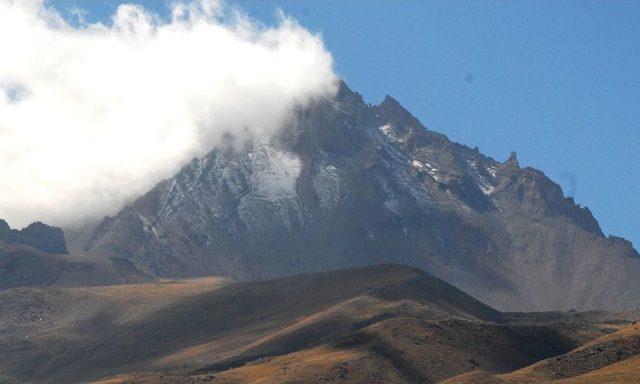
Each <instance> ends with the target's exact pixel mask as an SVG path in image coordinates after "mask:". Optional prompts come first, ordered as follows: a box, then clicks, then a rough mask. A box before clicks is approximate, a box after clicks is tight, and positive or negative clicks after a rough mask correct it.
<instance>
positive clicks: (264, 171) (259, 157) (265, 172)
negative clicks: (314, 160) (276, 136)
mask: <svg viewBox="0 0 640 384" xmlns="http://www.w3.org/2000/svg"><path fill="white" fill-rule="evenodd" d="M249 159H250V161H251V164H252V168H253V175H252V184H253V187H254V192H255V195H256V196H257V197H261V198H264V199H266V200H269V201H274V202H275V201H279V200H283V199H288V198H294V197H295V196H296V180H297V179H298V176H300V171H301V170H302V162H301V161H300V159H299V158H298V157H297V156H296V155H295V154H293V153H290V152H287V151H284V150H281V149H276V148H273V147H270V146H260V147H258V148H257V150H255V151H253V152H251V153H249Z"/></svg>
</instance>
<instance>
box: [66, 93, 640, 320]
mask: <svg viewBox="0 0 640 384" xmlns="http://www.w3.org/2000/svg"><path fill="white" fill-rule="evenodd" d="M76 247H78V248H79V249H81V250H82V251H83V252H89V253H93V254H98V255H104V256H116V257H124V258H128V259H129V260H131V261H133V262H134V263H135V264H136V265H137V266H138V267H139V268H142V269H144V270H145V271H148V272H151V273H153V274H155V275H158V276H199V275H211V274H217V275H225V276H232V277H235V278H240V279H263V278H268V277H274V276H281V275H288V274H292V273H298V272H308V271H321V270H329V269H338V268H344V267H352V266H359V265H370V264H376V263H381V262H396V263H402V264H408V265H411V266H415V267H419V268H421V269H423V270H426V271H428V272H430V273H432V274H434V275H436V276H437V277H440V278H442V279H444V280H446V281H448V282H449V283H452V284H453V285H455V286H457V287H460V288H462V289H463V290H465V291H466V292H468V293H470V294H471V295H473V296H475V297H477V298H478V299H480V300H482V301H484V302H486V303H488V304H490V305H492V306H494V307H497V308H499V309H502V310H551V309H571V308H576V309H587V308H608V309H618V308H623V307H633V306H639V305H640V297H639V296H638V295H637V292H638V291H639V289H640V257H639V256H638V253H637V252H636V251H635V250H634V249H633V248H632V247H631V245H630V244H629V243H628V242H625V241H623V240H621V239H617V238H606V237H605V236H604V235H603V233H602V231H601V230H600V228H599V226H598V223H597V221H596V220H595V219H594V218H593V216H592V215H591V213H590V212H589V210H588V209H587V208H583V207H580V206H578V205H576V204H575V203H574V201H573V200H572V199H570V198H565V197H564V195H563V192H562V190H561V189H560V187H559V186H558V185H556V184H554V183H553V182H552V181H551V180H549V179H548V178H547V177H546V176H545V175H544V174H543V173H542V172H540V171H537V170H535V169H531V168H521V167H520V165H519V164H518V161H517V159H516V156H515V154H513V155H512V156H511V158H509V160H507V161H506V162H504V163H502V162H498V161H496V160H494V159H491V158H489V157H486V156H484V155H482V154H481V153H480V152H479V151H478V150H477V149H471V148H468V147H466V146H463V145H460V144H456V143H453V142H451V141H449V140H448V139H447V137H446V136H444V135H442V134H439V133H436V132H433V131H430V130H427V129H426V128H425V127H424V126H423V125H422V124H421V123H420V122H419V121H418V120H417V119H416V118H415V117H413V116H412V115H411V114H410V113H409V112H408V111H406V110H405V109H404V108H403V107H402V106H401V105H400V104H399V103H398V102H397V101H396V100H394V99H392V98H391V97H387V98H385V100H384V101H383V102H382V103H381V104H380V105H373V106H372V105H368V104H365V103H364V102H363V100H362V98H361V97H360V95H358V94H357V93H354V92H352V91H351V90H349V89H348V88H347V87H346V85H344V84H342V86H341V87H340V91H339V92H338V94H337V95H336V96H335V97H333V98H331V99H325V100H320V101H318V102H316V103H315V104H313V105H311V106H309V107H306V108H302V109H300V110H299V111H297V113H296V118H295V119H294V120H293V121H292V123H291V124H290V125H289V126H288V127H287V128H286V129H284V130H283V131H282V134H281V135H280V137H277V138H275V139H272V140H269V141H266V140H261V139H256V140H254V141H252V142H250V143H246V144H245V145H244V146H242V148H238V147H237V146H236V147H234V146H229V147H228V148H222V149H216V150H214V151H212V152H211V153H209V154H208V155H207V156H205V157H203V158H201V159H194V160H193V161H192V162H191V163H189V164H187V165H186V166H185V167H184V168H183V169H182V170H181V171H180V172H179V173H178V174H177V175H176V176H175V177H173V178H171V179H168V180H165V181H163V182H161V183H159V184H158V185H157V186H156V187H155V188H153V190H151V191H150V192H149V193H147V194H146V195H144V196H142V197H141V198H139V199H138V200H137V201H135V202H134V203H132V204H130V205H129V206H127V207H126V208H124V209H123V210H122V211H121V212H120V213H119V214H117V215H116V216H115V217H107V218H105V219H104V220H103V221H102V222H101V223H100V224H99V225H98V226H97V227H96V228H95V230H93V231H92V232H91V234H90V235H89V236H86V237H85V238H84V241H82V242H80V243H78V244H76Z"/></svg>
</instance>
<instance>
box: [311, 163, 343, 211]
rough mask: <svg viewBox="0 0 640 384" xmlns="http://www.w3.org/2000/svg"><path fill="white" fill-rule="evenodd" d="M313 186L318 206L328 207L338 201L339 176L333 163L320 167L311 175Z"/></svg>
mask: <svg viewBox="0 0 640 384" xmlns="http://www.w3.org/2000/svg"><path fill="white" fill-rule="evenodd" d="M312 183H313V188H314V189H315V191H316V193H317V195H318V198H319V199H320V206H321V207H322V208H323V209H328V208H331V207H333V206H335V204H336V203H337V202H338V199H339V198H340V176H339V175H338V169H337V168H336V167H334V166H333V165H329V166H326V167H322V168H320V169H319V170H318V172H317V173H316V174H315V175H313V179H312Z"/></svg>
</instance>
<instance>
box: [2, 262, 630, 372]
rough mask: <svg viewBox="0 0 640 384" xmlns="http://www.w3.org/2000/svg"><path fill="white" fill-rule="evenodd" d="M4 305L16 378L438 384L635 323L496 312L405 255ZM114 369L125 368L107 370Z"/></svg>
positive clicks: (12, 300)
mask: <svg viewBox="0 0 640 384" xmlns="http://www.w3.org/2000/svg"><path fill="white" fill-rule="evenodd" d="M0 307H1V308H2V309H3V310H2V311H0V382H7V383H14V382H38V383H78V382H88V381H91V380H104V381H102V382H103V383H163V382H166V383H183V382H184V383H197V382H210V383H219V384H222V383H227V384H230V383H248V382H252V383H254V382H265V383H266V382H268V383H285V382H287V383H293V382H297V383H300V382H313V383H319V382H349V383H434V382H438V381H440V380H444V379H447V378H450V377H452V376H456V375H460V374H464V373H467V372H470V371H474V370H478V369H482V370H484V371H485V372H486V373H487V374H488V375H494V374H507V373H510V372H512V371H514V370H517V369H521V368H524V367H527V366H529V365H532V364H534V363H536V362H539V361H541V360H544V359H547V358H550V357H553V356H557V355H562V354H565V353H570V352H571V351H572V350H574V349H576V348H579V347H580V346H581V345H583V344H585V343H587V342H590V341H592V340H594V339H596V338H597V337H600V336H603V335H605V334H607V333H611V332H613V331H614V330H615V329H616V327H619V326H622V325H623V324H628V322H627V321H626V320H623V319H624V317H618V316H617V315H613V314H605V313H547V314H542V315H540V314H535V315H530V314H505V313H501V312H498V311H496V310H494V309H492V308H490V307H488V306H486V305H484V304H482V303H481V302H479V301H477V300H476V299H474V298H472V297H470V296H468V295H466V294H465V293H463V292H461V291H460V290H458V289H456V288H454V287H453V286H451V285H449V284H447V283H445V282H443V281H441V280H439V279H437V278H434V277H433V276H430V275H428V274H427V273H425V272H422V271H420V270H418V269H415V268H409V267H406V266H400V265H378V266H373V267H366V268H359V269H350V270H340V271H334V272H324V273H316V274H304V275H296V276H292V277H286V278H280V279H275V280H269V281H259V282H233V281H231V280H229V279H224V278H201V279H189V280H177V281H162V282H156V283H148V284H136V285H120V286H108V287H94V288H86V287H84V288H20V289H10V290H4V291H0ZM611 323H616V324H615V325H612V324H611ZM630 348H635V347H630ZM638 352H640V349H638V348H635V349H633V350H629V351H628V353H626V354H625V355H624V356H621V357H620V358H619V359H618V361H619V360H622V357H624V358H627V357H629V356H632V355H634V354H637V353H638ZM613 355H614V356H615V353H613ZM595 366H596V365H594V367H595ZM135 372H141V373H139V374H137V373H135ZM114 375H124V376H117V377H115V378H112V379H103V378H104V377H110V376H114ZM3 380H4V381H3Z"/></svg>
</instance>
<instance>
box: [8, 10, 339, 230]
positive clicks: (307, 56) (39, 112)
mask: <svg viewBox="0 0 640 384" xmlns="http://www.w3.org/2000/svg"><path fill="white" fill-rule="evenodd" d="M229 15H231V16H229ZM0 56H1V59H0V218H6V219H7V220H8V221H9V222H10V223H11V224H12V225H14V226H22V225H25V224H27V223H29V222H31V221H33V220H45V221H48V222H51V223H53V224H58V225H65V224H69V223H72V222H74V221H78V220H81V219H85V218H88V217H96V216H99V215H104V214H109V213H113V212H114V211H115V210H116V209H118V208H120V207H121V206H122V205H123V204H124V203H126V202H127V201H129V200H131V199H132V198H134V197H136V196H138V195H139V194H141V193H143V192H145V191H146V190H147V189H149V188H150V187H151V186H152V185H153V184H154V183H155V182H157V181H159V180H160V179H161V178H165V177H169V176H171V175H172V174H173V173H174V172H175V171H176V170H177V169H178V168H179V167H180V166H182V165H183V164H184V163H185V162H187V161H188V160H189V159H190V158H191V157H193V156H198V155H202V154H204V153H206V152H207V151H208V150H210V149H211V148H212V147H214V146H215V145H216V144H217V143H218V142H219V141H220V139H221V137H222V136H223V135H224V134H225V133H227V132H228V133H232V134H237V135H241V134H243V132H246V131H249V132H252V133H256V132H258V133H263V134H271V133H274V132H276V131H277V130H278V129H279V128H280V127H281V125H282V123H283V122H284V120H285V119H286V118H287V117H288V115H289V113H290V111H291V108H292V107H293V106H294V105H295V104H298V103H299V104H304V103H307V102H309V100H311V99H313V98H315V97H320V96H324V95H327V94H329V93H331V92H333V91H334V90H335V82H336V76H335V74H334V72H333V68H332V58H331V55H330V54H329V53H328V52H327V51H326V49H325V47H324V45H323V43H322V40H321V38H320V37H318V36H316V35H314V34H312V33H310V32H309V31H307V30H305V29H304V28H303V27H301V26H299V25H298V24H296V23H295V22H294V21H292V20H290V19H287V18H284V17H283V18H282V20H281V22H280V23H279V25H278V26H276V27H272V28H266V27H260V26H258V25H256V23H254V22H252V21H251V20H249V19H248V18H247V17H245V16H242V15H239V14H238V13H237V12H229V9H226V8H225V6H223V5H221V4H219V3H217V2H216V1H211V0H208V1H206V0H200V1H190V2H181V3H175V4H174V5H173V8H172V17H171V18H170V20H169V21H161V20H159V18H158V17H157V16H155V15H153V14H151V13H149V12H147V11H146V10H145V9H143V8H141V7H138V6H134V5H122V6H120V7H119V8H118V9H117V12H116V13H115V14H114V15H113V23H110V24H109V25H103V24H83V25H81V26H80V27H74V26H72V25H70V24H68V23H67V22H66V21H64V20H63V19H62V18H61V17H60V16H59V15H58V14H57V13H56V12H55V11H53V10H51V9H49V8H47V7H45V6H44V5H43V3H42V1H36V0H0Z"/></svg>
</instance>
